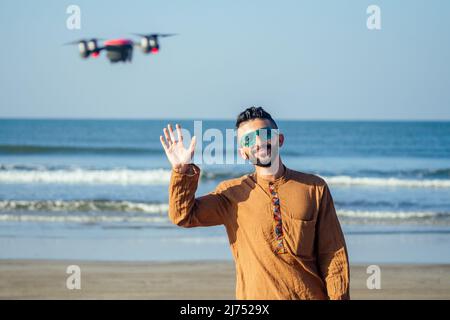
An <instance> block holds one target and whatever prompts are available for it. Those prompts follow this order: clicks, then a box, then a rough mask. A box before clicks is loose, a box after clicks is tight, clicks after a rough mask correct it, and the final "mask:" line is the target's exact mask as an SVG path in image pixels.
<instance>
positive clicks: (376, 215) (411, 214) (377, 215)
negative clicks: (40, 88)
mask: <svg viewBox="0 0 450 320" xmlns="http://www.w3.org/2000/svg"><path fill="white" fill-rule="evenodd" d="M337 215H338V216H339V217H343V218H364V219H426V218H438V217H443V216H448V217H450V212H435V211H364V210H338V212H337Z"/></svg>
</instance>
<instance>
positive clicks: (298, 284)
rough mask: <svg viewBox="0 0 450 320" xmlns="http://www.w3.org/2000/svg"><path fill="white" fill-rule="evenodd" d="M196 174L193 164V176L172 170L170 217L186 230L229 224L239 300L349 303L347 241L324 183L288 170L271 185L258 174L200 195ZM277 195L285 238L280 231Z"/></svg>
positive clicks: (197, 173)
mask: <svg viewBox="0 0 450 320" xmlns="http://www.w3.org/2000/svg"><path fill="white" fill-rule="evenodd" d="M199 177H200V169H199V168H198V167H197V166H195V165H193V164H192V165H190V170H189V171H188V173H184V174H181V173H177V172H175V171H172V177H171V180H170V186H169V217H170V219H171V221H172V222H173V223H175V224H177V225H179V226H182V227H200V226H213V225H221V224H223V225H224V226H225V228H226V231H227V234H228V239H229V242H230V247H231V251H232V254H233V258H234V261H235V264H236V298H237V299H348V298H349V264H348V256H347V250H346V245H345V240H344V236H343V233H342V230H341V227H340V224H339V221H338V218H337V216H336V210H335V208H334V204H333V199H332V196H331V194H330V191H329V189H328V186H327V184H326V182H325V181H324V180H323V179H321V178H320V177H318V176H315V175H312V174H306V173H302V172H297V171H294V170H290V169H288V168H285V170H284V174H283V175H282V176H281V177H280V178H278V179H277V180H275V181H273V182H269V181H267V180H265V179H263V178H262V177H260V176H257V175H256V173H253V174H249V175H245V176H242V177H240V178H236V179H231V180H227V181H224V182H222V183H220V184H219V185H218V186H217V188H216V190H215V191H214V192H212V193H209V194H207V195H205V196H202V197H198V198H196V197H195V192H196V190H197V185H198V180H199ZM270 190H272V194H271V191H270ZM273 191H275V192H276V194H277V198H278V199H279V202H278V201H277V203H279V209H280V211H281V223H280V225H281V226H282V227H281V228H282V235H281V237H280V235H279V234H278V235H277V234H276V232H275V228H276V225H277V221H276V220H275V219H274V214H273V212H274V199H273ZM280 238H281V239H280ZM280 242H281V244H280ZM280 245H281V246H282V250H281V251H280V250H277V248H279V246H280Z"/></svg>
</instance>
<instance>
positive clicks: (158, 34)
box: [132, 33, 178, 38]
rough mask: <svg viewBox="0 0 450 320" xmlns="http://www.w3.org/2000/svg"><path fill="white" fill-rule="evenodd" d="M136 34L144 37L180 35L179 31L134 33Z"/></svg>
mask: <svg viewBox="0 0 450 320" xmlns="http://www.w3.org/2000/svg"><path fill="white" fill-rule="evenodd" d="M132 34H134V35H135V36H139V37H143V38H153V37H161V38H165V37H172V36H176V35H178V33H149V34H142V33H132Z"/></svg>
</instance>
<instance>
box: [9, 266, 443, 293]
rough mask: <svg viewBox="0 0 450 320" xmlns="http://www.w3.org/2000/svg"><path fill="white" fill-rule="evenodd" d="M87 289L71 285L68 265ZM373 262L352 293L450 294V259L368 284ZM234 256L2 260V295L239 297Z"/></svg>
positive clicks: (355, 278) (354, 279)
mask: <svg viewBox="0 0 450 320" xmlns="http://www.w3.org/2000/svg"><path fill="white" fill-rule="evenodd" d="M69 265H78V266H79V267H80V268H81V289H80V290H69V289H67V288H66V279H67V277H69V274H67V273H66V269H67V266H69ZM366 268H367V266H363V265H359V266H358V265H355V266H352V267H351V297H352V299H450V265H447V264H446V265H411V264H409V265H380V268H381V289H379V290H377V289H372V290H369V289H367V286H366V280H367V278H368V277H369V275H368V274H367V273H366ZM234 277H235V273H234V265H233V263H232V262H215V261H207V262H199V261H195V262H91V261H89V262H88V261H51V260H45V261H44V260H42V261H41V260H0V298H1V299H234V298H235V295H234V290H235V278H234Z"/></svg>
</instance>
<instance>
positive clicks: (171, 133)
mask: <svg viewBox="0 0 450 320" xmlns="http://www.w3.org/2000/svg"><path fill="white" fill-rule="evenodd" d="M167 128H169V135H170V139H171V140H172V142H173V143H176V142H177V140H176V139H175V135H174V134H173V129H172V125H171V124H170V123H169V124H168V125H167Z"/></svg>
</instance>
